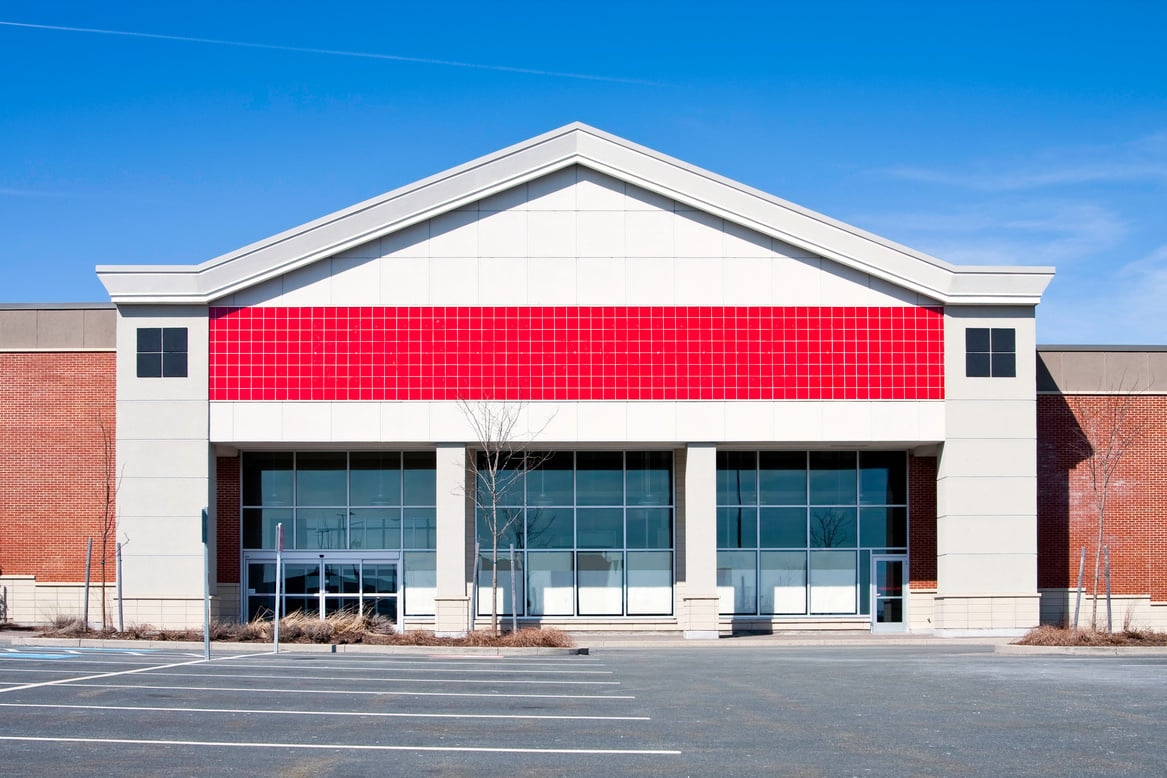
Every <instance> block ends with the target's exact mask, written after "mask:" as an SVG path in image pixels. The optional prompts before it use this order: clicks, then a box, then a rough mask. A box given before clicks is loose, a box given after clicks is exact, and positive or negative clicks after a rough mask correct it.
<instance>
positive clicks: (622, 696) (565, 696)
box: [0, 660, 636, 700]
mask: <svg viewBox="0 0 1167 778" xmlns="http://www.w3.org/2000/svg"><path fill="white" fill-rule="evenodd" d="M212 661H214V660H212ZM186 664H194V662H188V663H186ZM171 666H172V667H180V666H181V665H171ZM158 669H160V670H161V669H165V668H158ZM130 672H140V671H137V670H131V671H130ZM111 675H118V673H111ZM101 677H103V676H95V678H101ZM76 680H77V681H87V680H91V679H89V678H78V679H76ZM61 683H69V681H67V680H66V681H49V682H48V683H37V684H29V685H28V686H18V687H15V689H0V691H3V692H10V691H15V690H17V689H31V688H34V687H37V686H50V685H54V684H61ZM69 685H70V686H72V687H84V688H90V689H150V690H152V691H185V692H191V691H194V692H245V693H247V694H255V693H257V692H262V693H264V694H381V695H385V696H387V697H508V698H519V699H548V700H635V699H636V698H635V697H634V696H632V695H629V694H510V693H507V692H498V693H493V692H415V691H373V690H370V689H357V690H355V691H345V690H342V689H274V688H272V687H270V686H265V687H263V688H256V687H246V686H244V687H232V686H154V685H146V684H125V683H70V684H69Z"/></svg>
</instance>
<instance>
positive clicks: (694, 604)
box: [682, 596, 721, 640]
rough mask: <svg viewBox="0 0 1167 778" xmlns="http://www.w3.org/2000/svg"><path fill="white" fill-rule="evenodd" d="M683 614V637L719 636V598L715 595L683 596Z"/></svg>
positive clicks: (714, 638)
mask: <svg viewBox="0 0 1167 778" xmlns="http://www.w3.org/2000/svg"><path fill="white" fill-rule="evenodd" d="M683 602H684V606H685V611H684V613H685V616H684V621H683V623H682V626H683V628H684V630H685V637H686V638H688V639H692V640H716V639H717V638H719V637H721V631H720V629H719V628H718V623H719V621H720V617H719V615H718V608H719V606H720V603H721V598H720V597H717V596H685V597H684V598H683Z"/></svg>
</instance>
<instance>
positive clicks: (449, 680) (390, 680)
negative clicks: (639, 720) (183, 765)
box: [154, 672, 620, 686]
mask: <svg viewBox="0 0 1167 778" xmlns="http://www.w3.org/2000/svg"><path fill="white" fill-rule="evenodd" d="M154 674H155V675H175V676H179V677H181V678H244V679H260V680H262V679H268V680H270V679H284V678H287V676H285V675H250V674H242V673H168V672H161V673H154ZM296 680H297V681H340V680H343V681H346V682H347V681H372V682H375V683H428V684H434V683H496V684H506V685H508V686H518V685H527V686H619V685H620V682H619V681H523V680H515V679H513V678H505V679H497V678H442V679H439V680H434V679H433V678H369V677H361V676H358V677H356V678H354V677H352V676H348V677H345V678H337V677H336V676H330V675H297V676H296Z"/></svg>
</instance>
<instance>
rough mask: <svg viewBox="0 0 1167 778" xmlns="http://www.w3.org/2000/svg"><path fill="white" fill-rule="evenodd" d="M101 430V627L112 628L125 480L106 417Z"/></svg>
mask: <svg viewBox="0 0 1167 778" xmlns="http://www.w3.org/2000/svg"><path fill="white" fill-rule="evenodd" d="M97 427H98V429H99V430H100V432H101V480H100V481H99V482H98V485H97V488H98V500H99V504H100V505H101V524H100V525H99V527H98V531H99V532H100V533H101V628H102V629H106V628H107V627H109V614H108V612H107V609H106V599H107V597H106V589H107V587H108V584H109V578H108V569H107V567H108V565H107V563H108V562H109V545H110V542H111V541H112V540H113V539H114V538H115V537H116V533H117V512H116V510H115V508H116V506H115V502H116V500H117V493H118V489H119V488H120V487H121V478H120V477H118V474H117V470H116V468H117V460H116V445H117V444H116V442H115V440H114V437H113V433H112V432H111V431H110V429H109V425H108V424H106V422H105V418H104V417H102V416H98V417H97Z"/></svg>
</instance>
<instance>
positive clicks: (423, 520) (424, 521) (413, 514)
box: [401, 508, 438, 549]
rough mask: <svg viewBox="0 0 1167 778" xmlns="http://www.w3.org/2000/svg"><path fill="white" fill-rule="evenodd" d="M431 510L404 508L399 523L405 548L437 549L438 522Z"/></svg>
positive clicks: (433, 511)
mask: <svg viewBox="0 0 1167 778" xmlns="http://www.w3.org/2000/svg"><path fill="white" fill-rule="evenodd" d="M435 513H436V512H435V510H434V509H433V508H405V509H404V511H402V514H403V518H402V522H401V527H402V531H403V533H404V535H403V539H402V544H403V546H404V547H405V548H422V549H428V548H437V547H438V546H437V534H438V522H437V516H436V515H435Z"/></svg>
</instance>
